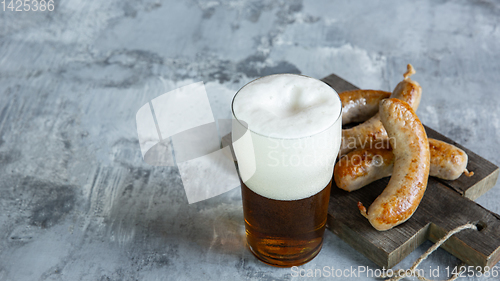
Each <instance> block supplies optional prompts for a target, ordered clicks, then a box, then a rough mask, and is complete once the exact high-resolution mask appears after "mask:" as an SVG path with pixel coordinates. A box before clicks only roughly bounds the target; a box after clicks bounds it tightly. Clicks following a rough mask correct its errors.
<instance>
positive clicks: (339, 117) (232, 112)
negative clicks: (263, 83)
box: [231, 73, 343, 140]
mask: <svg viewBox="0 0 500 281" xmlns="http://www.w3.org/2000/svg"><path fill="white" fill-rule="evenodd" d="M278 75H296V76H302V77H306V78H310V79H314V80H316V81H318V82H321V83H323V84H325V85H327V86H328V87H329V88H330V89H332V91H333V92H334V93H335V95H336V96H337V99H338V100H339V103H340V112H339V115H338V116H337V118H335V121H333V122H332V124H331V125H330V126H328V127H327V128H325V129H324V130H321V131H319V132H316V133H314V134H312V135H307V136H300V137H294V138H283V137H272V136H266V135H263V134H261V133H258V132H255V131H253V130H251V129H250V128H249V127H250V126H245V125H244V124H243V123H242V121H243V122H245V121H244V120H239V119H238V118H237V117H236V115H235V114H234V106H233V105H234V99H235V98H236V96H237V95H238V93H239V92H240V91H241V90H242V89H243V88H245V87H246V86H248V85H249V84H251V83H253V82H255V81H257V80H259V79H262V78H265V77H270V76H278ZM342 111H343V107H342V100H341V99H340V96H339V93H337V91H336V90H335V89H334V88H333V87H332V86H330V85H328V84H327V83H325V82H324V81H321V80H319V79H316V78H313V77H310V76H307V75H303V74H295V73H276V74H270V75H265V76H261V77H259V78H256V79H253V80H252V81H250V82H248V83H246V84H245V85H243V87H241V88H240V89H239V90H238V91H237V92H236V93H235V94H234V96H233V98H232V99H231V115H232V116H233V118H234V119H235V120H236V121H238V123H240V125H241V126H243V127H245V128H246V129H247V130H248V131H250V132H252V133H254V134H256V135H259V136H262V137H266V138H272V139H282V140H295V139H302V138H308V137H312V136H315V135H318V134H321V133H323V132H325V131H328V130H329V129H330V128H331V127H333V126H334V125H335V124H337V122H338V121H339V120H340V119H341V117H342ZM245 123H247V122H245Z"/></svg>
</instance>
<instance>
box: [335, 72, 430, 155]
mask: <svg viewBox="0 0 500 281" xmlns="http://www.w3.org/2000/svg"><path fill="white" fill-rule="evenodd" d="M407 68H408V70H407V71H406V73H405V74H404V75H403V77H404V79H403V81H401V82H399V83H398V85H397V86H396V88H394V91H393V92H392V94H391V98H396V99H400V100H402V101H405V102H406V103H408V104H409V105H410V106H411V107H412V108H413V110H417V108H418V106H419V104H420V99H421V97H422V87H420V85H419V84H418V83H417V82H415V81H413V80H411V78H410V76H411V75H413V74H414V73H415V69H413V66H412V65H411V64H408V66H407ZM386 140H387V132H386V131H385V128H384V126H383V125H382V122H380V116H379V114H378V113H377V114H376V115H375V116H373V117H372V118H370V119H368V120H367V121H366V122H364V123H361V124H359V125H358V126H355V127H352V128H350V129H344V130H342V146H341V147H340V152H339V153H340V155H344V154H347V153H348V152H350V151H352V150H354V149H356V148H365V147H373V146H374V143H377V142H384V141H386Z"/></svg>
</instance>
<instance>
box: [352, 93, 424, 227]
mask: <svg viewBox="0 0 500 281" xmlns="http://www.w3.org/2000/svg"><path fill="white" fill-rule="evenodd" d="M379 114H380V119H381V121H382V124H383V126H384V127H385V129H386V130H387V134H388V136H389V137H390V138H389V141H390V144H391V147H393V148H394V149H393V153H394V157H395V159H394V169H393V172H392V176H391V179H390V180H389V184H388V185H387V187H386V188H385V189H384V191H383V192H382V194H380V195H379V196H378V197H377V199H375V201H374V202H373V203H372V204H371V206H370V208H369V209H368V212H367V211H366V208H365V207H364V206H363V204H361V203H359V204H358V207H359V209H360V211H361V213H362V214H363V215H364V216H365V217H366V218H368V220H369V222H370V223H371V225H372V226H373V227H374V228H375V229H377V230H379V231H384V230H388V229H391V228H393V227H394V226H397V225H399V224H401V223H403V222H405V221H406V220H408V219H409V218H410V217H411V216H412V215H413V213H414V212H415V210H416V209H417V207H418V205H419V204H420V201H421V200H422V197H423V195H424V192H425V189H426V188H427V180H428V178H429V167H430V152H429V142H428V140H427V135H426V133H425V129H424V127H423V126H422V123H421V122H420V120H419V119H418V117H417V114H416V113H415V111H414V110H413V109H412V108H411V106H410V105H409V104H408V103H406V102H404V101H401V100H399V99H395V98H391V99H386V100H383V101H381V102H380V108H379ZM396 142H397V145H396Z"/></svg>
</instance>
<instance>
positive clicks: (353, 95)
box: [339, 90, 391, 125]
mask: <svg viewBox="0 0 500 281" xmlns="http://www.w3.org/2000/svg"><path fill="white" fill-rule="evenodd" d="M390 96H391V92H386V91H377V90H353V91H346V92H342V93H340V94H339V97H340V101H341V102H342V125H345V124H349V123H353V122H365V121H366V120H368V119H369V118H370V117H372V116H373V115H375V114H377V112H378V103H379V102H380V101H381V100H383V99H386V98H388V97H390Z"/></svg>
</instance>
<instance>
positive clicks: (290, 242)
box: [231, 74, 342, 267]
mask: <svg viewBox="0 0 500 281" xmlns="http://www.w3.org/2000/svg"><path fill="white" fill-rule="evenodd" d="M231 107H232V114H233V125H232V130H233V132H232V134H233V135H232V137H233V148H234V152H235V155H236V159H237V161H238V171H239V175H240V181H241V193H242V194H241V195H242V200H243V213H244V217H245V230H246V238H247V243H248V246H249V248H250V251H251V252H252V253H253V254H254V255H255V256H256V257H257V258H259V259H260V260H261V261H263V262H265V263H267V264H270V265H273V266H279V267H290V266H296V265H301V264H304V263H306V262H308V261H310V260H311V259H313V258H314V257H315V256H316V255H317V254H318V253H319V251H320V250H321V247H322V245H323V233H324V230H325V224H326V219H327V213H328V202H329V198H330V187H331V181H332V175H333V167H334V164H335V159H336V156H337V154H338V151H339V148H340V142H341V134H342V129H341V124H342V120H341V119H342V117H341V116H342V105H341V102H340V98H339V96H338V94H337V93H336V92H335V90H333V89H332V88H331V87H329V86H328V85H327V84H325V83H324V82H322V81H320V80H317V79H314V78H310V77H307V76H303V75H295V74H276V75H270V76H265V77H261V78H259V79H256V80H254V81H252V82H250V83H248V84H246V85H245V86H244V87H243V88H241V89H240V90H239V91H238V92H237V93H236V94H235V96H234V98H233V101H232V106H231Z"/></svg>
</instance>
